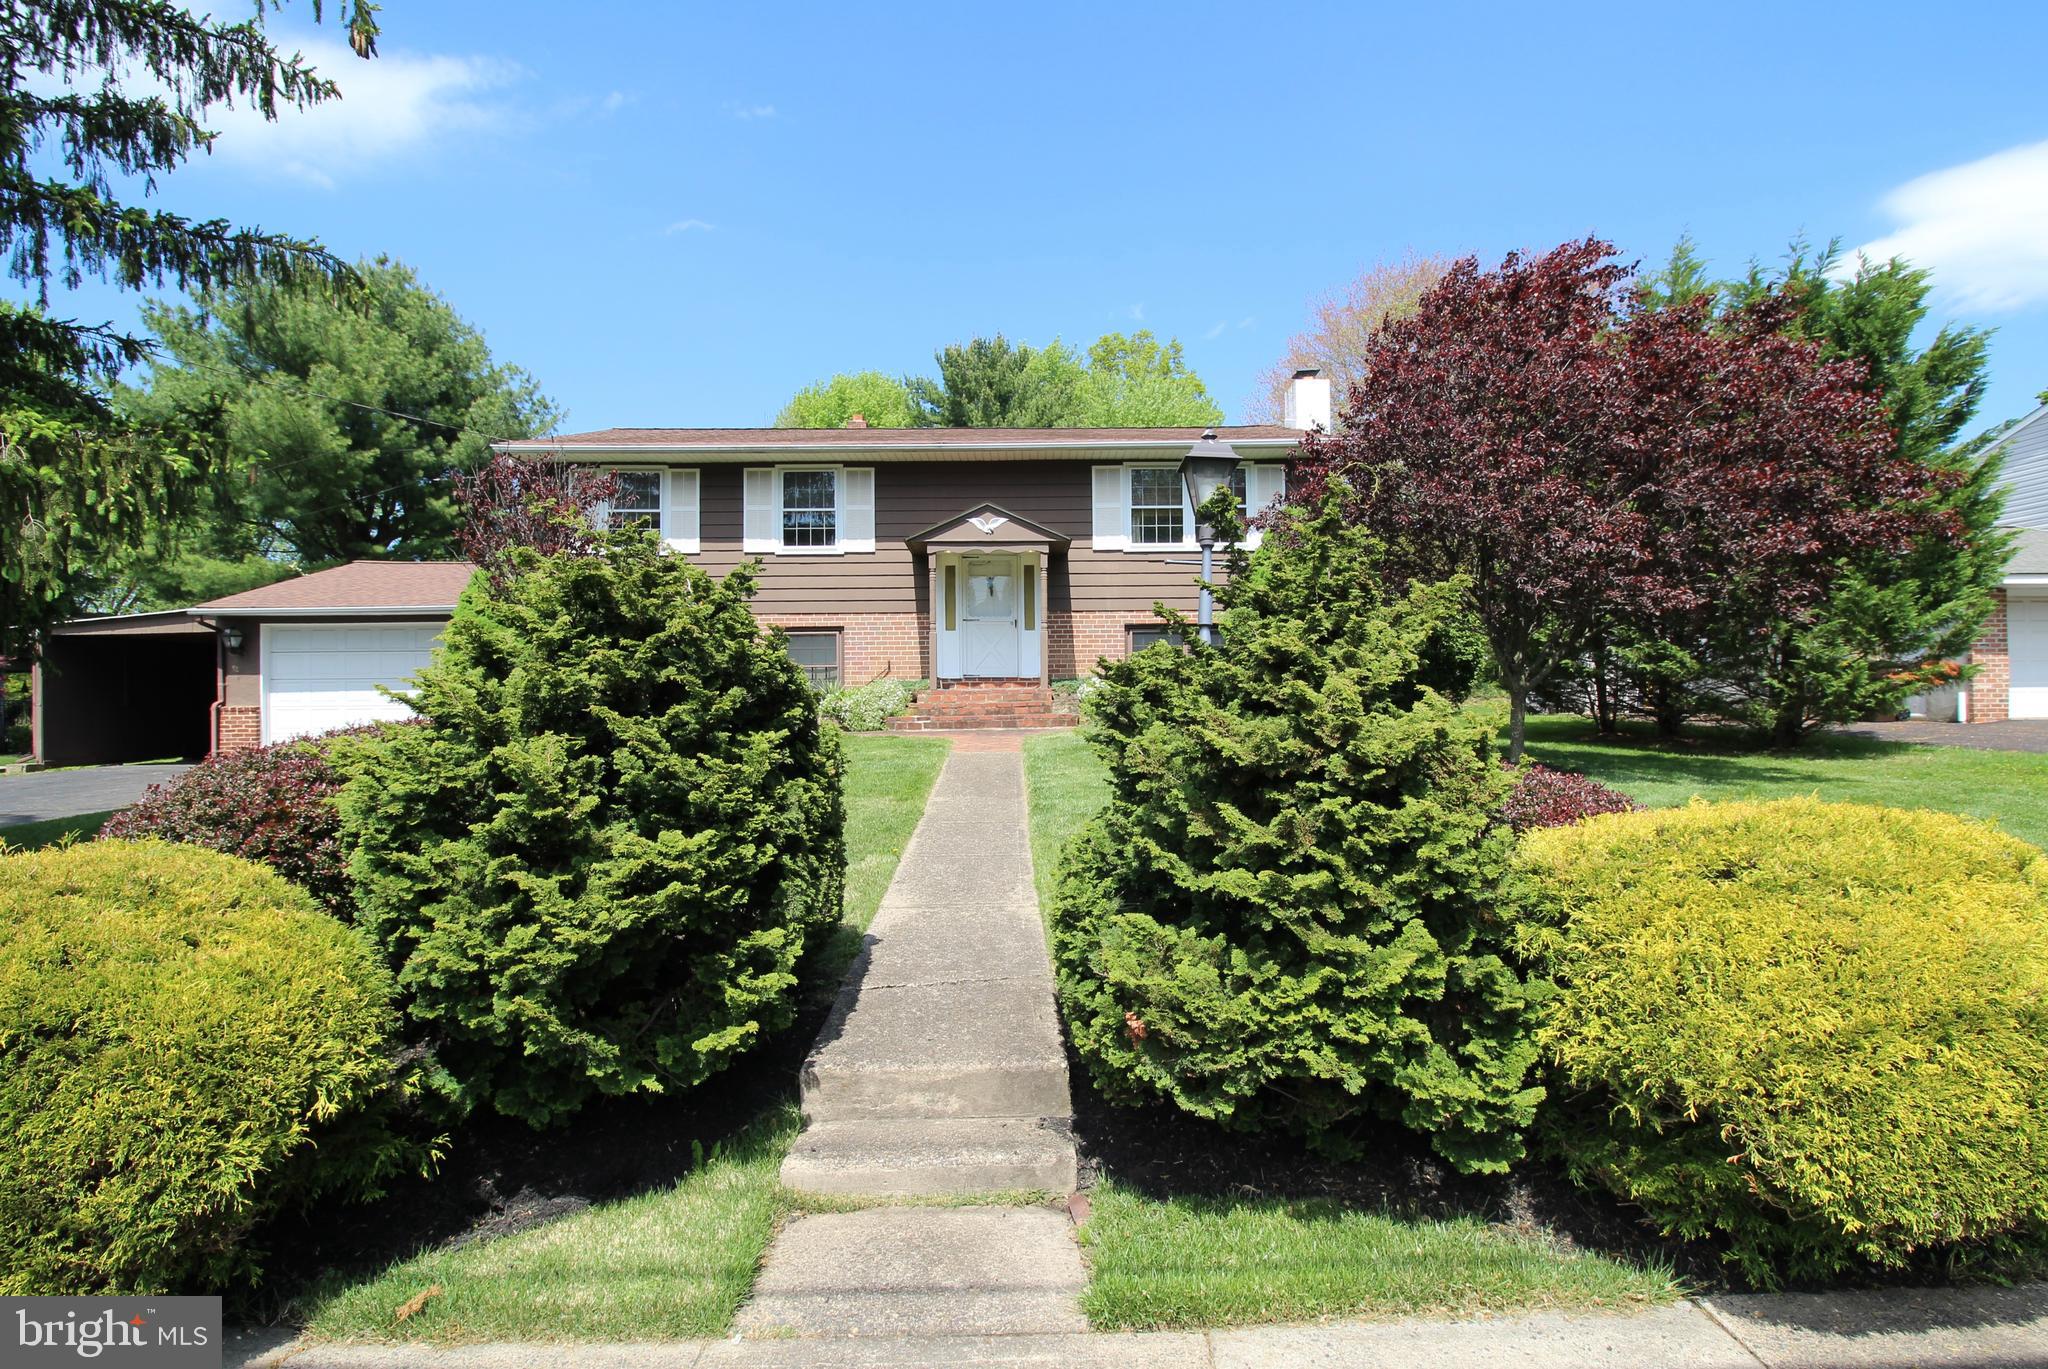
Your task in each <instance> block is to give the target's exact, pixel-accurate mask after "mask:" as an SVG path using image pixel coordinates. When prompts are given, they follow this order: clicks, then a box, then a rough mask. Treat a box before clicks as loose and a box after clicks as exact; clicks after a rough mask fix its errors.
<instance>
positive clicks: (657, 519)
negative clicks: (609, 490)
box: [605, 471, 661, 532]
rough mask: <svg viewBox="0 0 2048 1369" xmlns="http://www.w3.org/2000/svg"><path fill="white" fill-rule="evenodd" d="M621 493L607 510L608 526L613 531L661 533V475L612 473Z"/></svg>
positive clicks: (657, 473)
mask: <svg viewBox="0 0 2048 1369" xmlns="http://www.w3.org/2000/svg"><path fill="white" fill-rule="evenodd" d="M611 474H612V479H613V480H615V481H617V482H618V490H617V492H616V493H614V494H613V495H612V498H611V502H610V503H608V504H607V505H606V506H605V523H606V525H607V526H609V527H610V528H611V529H612V531H614V532H618V531H620V530H621V529H624V528H652V529H654V530H655V531H657V532H658V531H660V529H661V472H660V471H613V472H612V473H611Z"/></svg>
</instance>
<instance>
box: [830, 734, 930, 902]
mask: <svg viewBox="0 0 2048 1369" xmlns="http://www.w3.org/2000/svg"><path fill="white" fill-rule="evenodd" d="M842 740H843V741H844V743H845V745H846V922H847V925H848V926H850V927H852V928H853V930H854V931H856V932H864V931H866V930H867V928H868V923H870V922H872V921H874V917H875V910H876V909H877V908H879V907H881V906H882V895H883V894H885V893H887V892H888V889H889V881H890V880H891V879H893V878H895V876H896V862H897V861H899V860H901V859H902V858H903V848H904V847H905V846H907V845H909V844H910V834H911V833H912V832H913V831H915V830H917V820H918V819H919V818H920V817H922V816H923V815H924V802H925V800H926V799H927V798H929V797H930V796H931V792H932V785H934V784H936V783H937V782H938V778H939V769H940V767H942V766H944V765H945V763H946V752H947V751H949V750H950V749H951V748H952V743H951V742H949V741H947V740H946V739H945V738H943V737H866V736H856V735H851V734H849V735H847V736H845V737H844V738H842Z"/></svg>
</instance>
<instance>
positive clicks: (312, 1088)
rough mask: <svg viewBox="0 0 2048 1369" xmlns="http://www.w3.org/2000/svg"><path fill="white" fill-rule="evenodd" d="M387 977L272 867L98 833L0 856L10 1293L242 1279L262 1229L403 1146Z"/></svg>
mask: <svg viewBox="0 0 2048 1369" xmlns="http://www.w3.org/2000/svg"><path fill="white" fill-rule="evenodd" d="M391 995H392V986H391V980H390V975H389V973H388V972H387V971H386V970H385V969H384V968H383V967H382V966H381V965H380V964H378V963H377V962H376V960H375V958H374V957H373V956H372V954H371V952H370V949H369V947H368V945H367V943H366V942H365V941H364V939H363V938H362V936H361V934H360V933H358V932H356V931H355V930H353V929H351V928H349V927H346V926H343V925H342V924H341V923H340V922H337V921H336V920H335V919H334V918H332V917H329V916H327V915H325V914H323V913H321V912H320V911H319V910H318V908H317V907H316V905H315V904H314V903H313V901H312V898H311V896H309V895H308V894H306V893H305V892H304V891H302V890H300V889H298V888H295V887H294V886H292V885H291V884H288V883H286V882H285V881H284V880H283V879H282V878H280V877H279V876H278V875H276V874H275V873H273V872H272V871H271V870H269V869H267V868H266V867H264V866H261V865H257V864H255V863H254V862H251V861H247V860H242V859H240V858H238V857H235V856H228V855H222V854H220V853H219V852H215V851H208V850H204V849H201V848H199V847H196V846H181V845H173V844H171V843H168V842H162V841H133V842H131V841H101V842H93V843H90V844H87V845H78V846H70V847H67V848H62V849H49V850H42V851H29V852H17V853H13V854H7V855H0V1135H4V1137H5V1138H6V1140H5V1143H4V1145H0V1293H6V1294H24V1293H42V1294H56V1293H65V1294H82V1293H98V1292H106V1293H116V1292H192V1291H199V1290H201V1289H205V1288H214V1287H219V1286H222V1285H223V1284H225V1283H227V1282H229V1281H230V1280H247V1279H249V1278H252V1277H253V1276H254V1274H255V1266H256V1256H255V1252H252V1251H250V1250H247V1249H246V1248H245V1247H244V1244H243V1241H244V1238H245V1236H246V1235H247V1234H248V1232H249V1230H250V1228H251V1227H252V1226H254V1225H255V1224H256V1223H257V1222H258V1221H259V1220H261V1219H262V1218H263V1217H264V1216H266V1215H268V1214H270V1213H272V1212H274V1211H276V1210H277V1208H278V1207H279V1206H280V1205H281V1204H283V1203H284V1202H286V1201H288V1200H291V1199H293V1198H298V1197H304V1196H307V1195H309V1194H311V1193H313V1192H318V1191H324V1190H327V1189H331V1188H353V1189H357V1190H361V1189H365V1188H367V1187H369V1186H371V1185H374V1183H375V1182H376V1180H377V1179H378V1178H380V1177H382V1175H383V1173H384V1172H385V1169H386V1167H387V1166H388V1165H389V1164H390V1163H391V1162H392V1161H393V1160H394V1159H395V1158H396V1156H397V1155H398V1153H399V1151H398V1148H397V1147H396V1146H395V1145H393V1143H391V1142H390V1140H389V1139H388V1137H387V1136H386V1135H385V1134H384V1133H383V1131H382V1129H381V1127H379V1126H377V1125H374V1124H373V1121H372V1119H371V1118H370V1116H369V1114H367V1113H366V1112H365V1111H364V1109H365V1107H366V1105H367V1104H369V1103H370V1102H371V1101H372V1100H373V1098H375V1097H376V1096H377V1095H378V1094H380V1093H381V1092H382V1091H383V1090H385V1089H386V1087H387V1084H388V1081H389V1079H390V1077H391V1062H390V1060H389V1058H388V1056H387V1054H386V1051H385V1043H386V1041H387V1040H388V1039H389V1036H390V1033H391V1029H392V1010H391V1003H390V1000H391Z"/></svg>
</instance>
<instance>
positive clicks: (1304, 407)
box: [1280, 366, 1330, 432]
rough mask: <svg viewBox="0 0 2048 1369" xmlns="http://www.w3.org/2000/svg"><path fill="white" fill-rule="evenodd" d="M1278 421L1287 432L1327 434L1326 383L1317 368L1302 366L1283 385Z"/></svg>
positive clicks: (1326, 380) (1328, 409)
mask: <svg viewBox="0 0 2048 1369" xmlns="http://www.w3.org/2000/svg"><path fill="white" fill-rule="evenodd" d="M1280 418H1281V421H1282V422H1283V423H1285V424H1286V425H1287V426H1288V427H1290V428H1299V429H1300V430H1301V431H1303V432H1307V431H1308V430H1309V429H1310V428H1320V429H1322V430H1323V431H1324V432H1329V431H1330V382H1329V379H1328V378H1327V377H1325V376H1324V375H1323V373H1322V370H1321V368H1320V367H1315V366H1304V367H1302V368H1301V369H1300V370H1298V371H1296V372H1295V373H1294V378H1293V379H1292V380H1290V381H1288V382H1287V397H1286V398H1285V399H1284V400H1282V401H1281V404H1280Z"/></svg>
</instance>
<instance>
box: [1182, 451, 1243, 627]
mask: <svg viewBox="0 0 2048 1369" xmlns="http://www.w3.org/2000/svg"><path fill="white" fill-rule="evenodd" d="M1239 460H1240V458H1239V457H1238V454H1237V450H1236V448H1234V447H1232V446H1231V445H1230V444H1229V443H1228V442H1225V441H1223V440H1222V439H1221V438H1219V437H1217V436H1216V430H1215V429H1214V428H1210V429H1207V430H1206V431H1204V432H1203V434H1202V437H1201V440H1200V441H1198V442H1196V443H1195V445H1194V446H1192V447H1190V448H1188V454H1187V455H1186V456H1184V457H1182V458H1181V459H1180V478H1181V483H1182V484H1183V485H1185V486H1187V491H1188V507H1189V509H1191V510H1193V511H1194V516H1195V518H1196V520H1197V521H1196V523H1195V541H1196V542H1197V543H1198V544H1199V545H1200V546H1201V548H1202V599H1201V608H1200V610H1199V612H1198V613H1197V614H1196V617H1195V622H1196V623H1197V624H1198V625H1199V626H1200V628H1201V633H1202V641H1203V642H1204V644H1206V645H1209V646H1214V645H1215V644H1216V627H1215V621H1216V619H1215V614H1216V606H1215V603H1214V602H1213V599H1212V596H1211V595H1210V593H1209V576H1210V574H1211V569H1212V567H1211V562H1210V558H1211V555H1212V554H1213V552H1214V549H1215V546H1216V529H1215V528H1213V527H1211V526H1210V525H1209V524H1207V523H1204V522H1201V521H1199V520H1200V518H1201V508H1202V505H1204V504H1206V503H1208V502H1209V499H1210V496H1212V495H1214V494H1215V493H1216V491H1217V490H1219V489H1221V488H1222V487H1223V486H1225V485H1228V484H1229V483H1230V477H1231V476H1232V475H1233V474H1234V473H1235V472H1236V470H1237V466H1238V461H1239Z"/></svg>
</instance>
